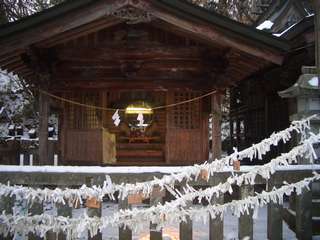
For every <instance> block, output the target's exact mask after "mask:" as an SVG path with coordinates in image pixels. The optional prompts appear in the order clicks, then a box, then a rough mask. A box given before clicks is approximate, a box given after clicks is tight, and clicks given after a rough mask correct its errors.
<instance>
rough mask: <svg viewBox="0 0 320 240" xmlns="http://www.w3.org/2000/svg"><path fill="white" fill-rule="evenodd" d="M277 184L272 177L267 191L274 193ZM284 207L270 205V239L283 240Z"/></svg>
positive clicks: (268, 229) (268, 230)
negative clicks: (282, 213)
mask: <svg viewBox="0 0 320 240" xmlns="http://www.w3.org/2000/svg"><path fill="white" fill-rule="evenodd" d="M273 187H277V186H275V184H274V183H273V178H272V177H271V178H270V179H269V180H268V183H267V190H268V191H272V189H273ZM281 212H282V206H281V205H280V204H276V203H269V204H268V216H267V218H268V228H267V233H268V239H270V240H276V239H282V215H281Z"/></svg>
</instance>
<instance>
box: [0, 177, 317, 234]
mask: <svg viewBox="0 0 320 240" xmlns="http://www.w3.org/2000/svg"><path fill="white" fill-rule="evenodd" d="M318 180H320V174H318V173H314V176H313V177H310V178H306V179H304V180H302V181H299V182H296V183H292V184H285V185H284V186H282V187H280V188H278V189H276V188H275V189H273V190H272V191H270V192H265V191H263V192H262V193H259V194H256V195H255V196H250V197H247V198H245V199H241V200H234V201H232V202H229V203H225V204H221V205H208V206H206V207H201V208H194V207H190V208H176V207H175V206H174V205H172V204H170V203H167V204H165V205H158V206H152V207H150V208H148V209H137V208H134V209H132V210H130V209H128V210H120V211H119V212H117V213H115V214H114V215H113V216H106V217H101V218H98V217H92V218H90V217H88V216H87V215H84V216H82V217H80V218H66V217H62V216H58V217H55V216H52V215H48V214H42V215H36V216H12V215H6V214H5V213H2V215H0V223H1V224H0V234H4V235H5V234H7V233H8V232H10V233H12V234H17V233H23V234H26V233H29V232H32V233H34V234H36V235H38V236H40V237H44V236H45V234H46V233H47V232H48V231H53V232H59V231H62V232H64V233H65V234H66V235H67V239H72V238H77V237H80V235H81V234H82V233H83V232H85V231H89V233H90V235H91V236H94V235H96V234H97V232H98V231H102V230H103V229H105V228H106V227H108V226H112V227H119V226H126V227H130V228H131V229H133V230H134V231H137V230H140V229H142V228H144V227H146V224H147V225H148V226H149V223H150V222H152V223H154V224H157V225H158V227H163V226H164V223H165V222H168V223H173V222H176V221H178V222H181V221H184V220H186V216H189V217H191V218H196V219H202V220H204V219H205V218H207V217H206V216H207V215H206V214H207V213H209V214H210V216H211V217H212V218H216V217H220V216H223V213H225V212H226V211H227V210H230V211H231V212H232V213H233V214H234V215H236V216H237V217H240V215H241V214H244V213H246V212H248V211H249V210H250V209H254V210H255V209H257V208H259V207H262V206H265V205H266V204H268V203H278V204H282V203H283V196H284V195H287V196H290V195H291V194H292V193H293V192H294V191H295V192H296V193H297V195H300V194H301V193H302V191H303V189H305V188H307V189H309V184H310V183H311V182H313V181H318ZM254 215H255V216H256V215H257V214H254Z"/></svg>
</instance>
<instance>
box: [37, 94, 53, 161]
mask: <svg viewBox="0 0 320 240" xmlns="http://www.w3.org/2000/svg"><path fill="white" fill-rule="evenodd" d="M48 118H49V99H48V97H47V96H46V95H44V94H43V93H41V92H40V93H39V163H40V165H49V164H50V163H49V156H48Z"/></svg>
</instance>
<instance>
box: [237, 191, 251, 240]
mask: <svg viewBox="0 0 320 240" xmlns="http://www.w3.org/2000/svg"><path fill="white" fill-rule="evenodd" d="M253 193H254V189H253V186H251V185H243V186H242V187H241V188H240V198H241V199H245V198H246V197H249V196H252V195H253ZM238 237H239V239H243V238H245V237H249V239H253V219H252V211H251V210H250V211H249V214H247V213H245V214H243V215H241V216H240V218H239V232H238Z"/></svg>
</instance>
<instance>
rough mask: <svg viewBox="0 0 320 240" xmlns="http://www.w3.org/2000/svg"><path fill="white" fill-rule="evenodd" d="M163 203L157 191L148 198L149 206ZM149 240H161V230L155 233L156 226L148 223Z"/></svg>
mask: <svg viewBox="0 0 320 240" xmlns="http://www.w3.org/2000/svg"><path fill="white" fill-rule="evenodd" d="M159 203H161V204H162V203H163V196H162V194H161V192H160V190H159V189H156V188H155V189H154V193H153V194H152V195H151V196H150V206H155V205H158V204H159ZM150 240H162V230H160V231H157V225H156V224H152V223H150Z"/></svg>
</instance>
